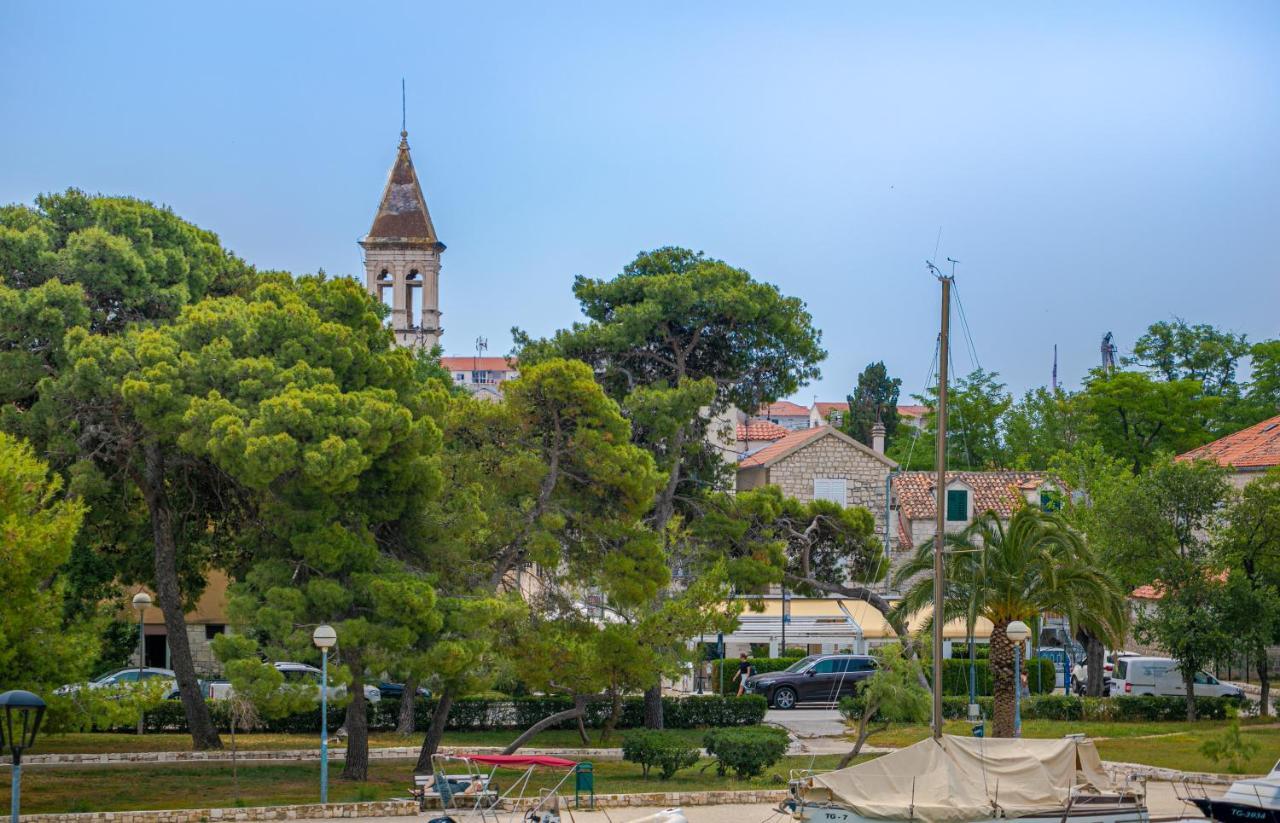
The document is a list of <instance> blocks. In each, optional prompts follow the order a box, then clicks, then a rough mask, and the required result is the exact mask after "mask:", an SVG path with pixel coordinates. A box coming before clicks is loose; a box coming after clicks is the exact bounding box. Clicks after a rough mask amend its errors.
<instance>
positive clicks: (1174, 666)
mask: <svg viewBox="0 0 1280 823" xmlns="http://www.w3.org/2000/svg"><path fill="white" fill-rule="evenodd" d="M1194 679H1195V693H1196V695H1197V696H1200V697H1234V698H1237V699H1244V692H1243V691H1241V689H1240V687H1239V686H1232V685H1231V684H1230V683H1222V682H1220V681H1219V680H1218V678H1216V677H1214V676H1213V675H1211V674H1209V673H1208V672H1196V675H1195V678H1194ZM1111 693H1112V694H1114V695H1142V694H1154V695H1167V696H1171V697H1182V696H1185V695H1186V693H1187V690H1186V686H1185V684H1184V683H1183V681H1182V672H1181V671H1180V670H1179V669H1178V661H1176V660H1174V659H1172V658H1169V657H1138V656H1135V657H1121V658H1119V659H1118V660H1116V663H1115V673H1114V676H1113V678H1112V682H1111Z"/></svg>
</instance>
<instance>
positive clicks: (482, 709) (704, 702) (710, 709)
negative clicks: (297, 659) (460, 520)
mask: <svg viewBox="0 0 1280 823" xmlns="http://www.w3.org/2000/svg"><path fill="white" fill-rule="evenodd" d="M435 705H436V704H435V701H434V700H425V699H423V698H418V700H417V701H416V703H415V705H414V719H415V722H416V723H417V726H418V728H420V729H425V728H426V727H427V726H428V725H430V723H431V713H432V711H434V709H435ZM662 705H663V720H664V723H665V725H666V727H667V728H669V729H696V728H714V727H724V726H753V725H756V724H759V723H760V722H761V721H762V720H764V714H765V711H766V710H767V709H768V706H767V705H766V703H765V699H764V698H763V697H761V696H760V695H755V694H753V695H744V696H743V697H719V696H715V695H703V696H693V697H683V698H675V697H664V698H663V699H662ZM571 708H573V700H572V698H569V697H558V696H552V697H513V698H503V699H492V698H465V697H464V698H462V699H460V700H457V701H455V702H454V704H453V708H452V709H451V710H450V712H449V725H448V728H449V729H450V730H451V731H487V730H492V729H512V730H520V729H527V728H528V727H530V726H532V725H533V724H534V723H536V722H538V721H539V720H541V719H542V718H544V717H546V716H548V715H551V714H555V713H556V712H560V711H565V710H566V709H571ZM367 709H368V718H369V729H370V731H390V730H392V729H394V728H395V727H396V721H397V718H398V715H399V711H400V704H399V701H397V700H381V701H379V702H377V703H371V704H368V706H367ZM609 710H610V702H609V699H608V698H607V697H605V696H603V695H602V696H599V697H594V698H592V699H590V700H589V701H588V702H587V716H586V718H585V720H584V722H585V723H586V725H587V726H589V727H591V728H600V727H602V726H604V723H605V721H606V720H607V719H608V717H609ZM209 712H210V715H211V716H212V719H213V722H214V724H215V725H216V726H217V727H218V728H219V729H223V730H225V729H227V728H229V724H228V715H227V709H226V705H225V703H223V702H222V701H218V700H211V701H209ZM345 716H346V709H345V708H343V707H340V706H330V707H329V728H330V729H337V728H338V727H339V726H341V725H342V723H343V721H344V720H345ZM145 719H146V728H147V731H150V732H160V731H167V732H184V731H186V728H187V720H186V716H185V715H184V713H183V711H182V703H181V701H178V700H166V701H164V703H162V704H161V705H159V706H157V707H155V708H154V709H151V710H150V711H148V712H147V713H146V718H145ZM643 725H644V698H643V697H640V696H636V697H627V698H624V699H623V701H622V717H621V718H620V719H619V722H618V728H624V729H625V728H637V727H641V726H643ZM576 727H577V721H575V720H568V721H565V722H562V723H560V724H558V725H556V726H552V728H557V729H572V728H576ZM258 731H264V732H272V733H276V734H311V733H319V731H320V707H319V706H318V705H317V706H316V707H315V708H314V709H311V710H310V711H306V712H301V713H299V714H295V715H290V716H288V717H283V718H279V719H275V720H270V721H267V722H266V723H265V724H264V725H263V726H261V727H260V728H259V729H258Z"/></svg>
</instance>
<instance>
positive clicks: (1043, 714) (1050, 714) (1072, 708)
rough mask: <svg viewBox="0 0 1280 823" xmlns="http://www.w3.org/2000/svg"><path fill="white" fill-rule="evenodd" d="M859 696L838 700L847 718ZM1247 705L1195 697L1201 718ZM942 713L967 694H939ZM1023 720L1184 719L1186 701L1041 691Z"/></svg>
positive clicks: (857, 712)
mask: <svg viewBox="0 0 1280 823" xmlns="http://www.w3.org/2000/svg"><path fill="white" fill-rule="evenodd" d="M993 702H994V698H991V697H979V698H978V699H977V704H978V707H979V710H980V711H981V713H982V716H983V717H991V713H992V709H993V706H992V704H993ZM862 707H863V703H862V700H861V698H857V697H846V698H844V699H843V700H841V701H840V713H841V714H843V715H844V716H845V717H846V718H849V719H850V720H857V719H858V718H860V717H861V716H862ZM1242 708H1247V707H1246V706H1243V705H1242V704H1241V702H1240V701H1239V700H1236V699H1234V698H1230V697H1197V698H1196V716H1197V717H1199V718H1201V719H1203V720H1224V719H1226V718H1227V717H1229V716H1231V714H1232V712H1233V711H1236V710H1239V709H1242ZM942 715H943V717H945V718H946V719H947V720H965V719H967V718H968V717H969V700H968V698H967V697H949V696H946V697H943V698H942ZM1022 717H1023V719H1025V720H1094V721H1102V722H1116V723H1132V722H1153V721H1161V720H1174V721H1177V720H1185V719H1186V718H1187V701H1186V700H1185V699H1184V698H1181V697H1156V696H1152V695H1144V696H1140V697H1077V696H1075V695H1070V696H1068V695H1065V694H1042V695H1033V696H1031V697H1024V698H1022Z"/></svg>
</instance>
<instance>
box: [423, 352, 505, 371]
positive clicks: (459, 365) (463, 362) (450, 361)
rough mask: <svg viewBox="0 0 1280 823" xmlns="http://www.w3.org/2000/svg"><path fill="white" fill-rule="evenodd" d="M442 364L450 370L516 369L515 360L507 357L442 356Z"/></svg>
mask: <svg viewBox="0 0 1280 823" xmlns="http://www.w3.org/2000/svg"><path fill="white" fill-rule="evenodd" d="M440 365H441V366H444V367H445V368H446V369H448V370H449V371H515V370H516V365H515V362H514V361H512V362H507V358H505V357H467V356H466V355H460V356H456V357H441V358H440Z"/></svg>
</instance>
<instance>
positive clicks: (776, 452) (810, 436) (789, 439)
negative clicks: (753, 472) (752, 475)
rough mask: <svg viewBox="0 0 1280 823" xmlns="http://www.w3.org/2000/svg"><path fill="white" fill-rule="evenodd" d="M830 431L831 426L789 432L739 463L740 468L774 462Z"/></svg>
mask: <svg viewBox="0 0 1280 823" xmlns="http://www.w3.org/2000/svg"><path fill="white" fill-rule="evenodd" d="M828 431H830V427H829V426H816V427H814V428H812V429H800V430H799V431H793V432H787V436H786V437H783V438H781V439H780V440H775V441H773V442H772V443H770V444H769V445H767V446H765V447H764V448H763V449H761V450H760V451H758V452H755V453H753V454H751V455H748V456H747V457H746V458H744V459H743V460H742V462H740V463H738V468H741V469H749V468H751V467H752V466H764V465H767V464H768V463H770V462H772V461H773V460H775V459H777V458H779V457H781V456H783V455H784V454H786V453H787V452H789V451H791V450H792V449H796V448H799V447H800V446H802V445H804V444H805V443H808V442H809V441H810V440H814V439H816V438H818V437H819V436H821V435H824V434H826V433H827V432H828Z"/></svg>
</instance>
